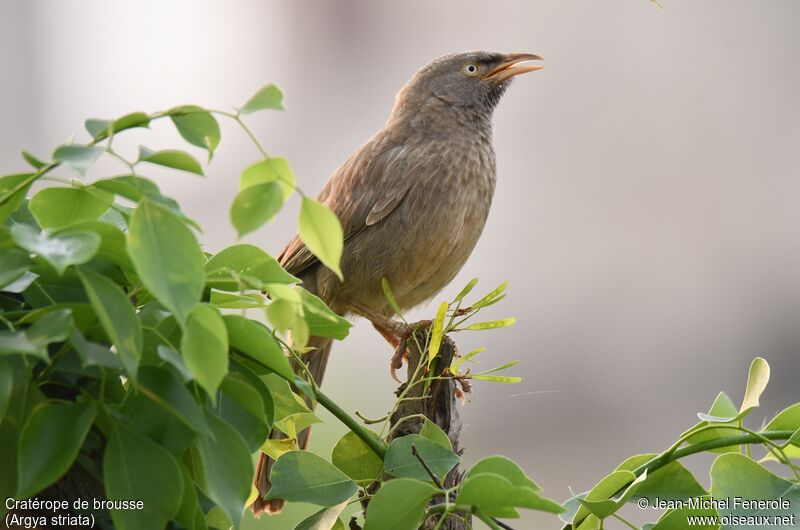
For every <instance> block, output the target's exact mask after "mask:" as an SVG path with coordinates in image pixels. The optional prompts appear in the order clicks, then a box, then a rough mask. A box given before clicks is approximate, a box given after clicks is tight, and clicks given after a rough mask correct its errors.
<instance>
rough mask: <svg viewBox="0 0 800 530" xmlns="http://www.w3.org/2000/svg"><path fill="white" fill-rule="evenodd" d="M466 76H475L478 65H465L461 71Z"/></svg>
mask: <svg viewBox="0 0 800 530" xmlns="http://www.w3.org/2000/svg"><path fill="white" fill-rule="evenodd" d="M462 70H463V72H464V73H465V74H466V75H476V74H477V73H478V70H479V68H478V65H477V64H475V63H467V64H465V65H464V68H463V69H462Z"/></svg>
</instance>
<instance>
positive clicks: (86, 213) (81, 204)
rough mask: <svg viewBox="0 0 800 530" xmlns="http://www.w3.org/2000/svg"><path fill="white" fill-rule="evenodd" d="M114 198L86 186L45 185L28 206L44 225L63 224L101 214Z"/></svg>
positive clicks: (106, 209) (46, 226)
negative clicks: (46, 186) (91, 190)
mask: <svg viewBox="0 0 800 530" xmlns="http://www.w3.org/2000/svg"><path fill="white" fill-rule="evenodd" d="M112 199H113V197H112V196H111V195H107V194H101V193H99V192H95V193H92V192H90V191H89V190H88V189H87V188H45V189H43V190H41V191H40V192H39V193H37V194H36V195H34V196H33V198H32V199H31V201H30V203H29V204H28V208H29V209H30V211H31V213H33V216H34V217H35V218H36V222H38V223H39V225H40V226H42V228H63V227H65V226H69V225H71V224H74V223H77V222H80V221H93V220H95V219H97V218H99V217H100V216H101V215H103V214H104V213H105V212H107V211H108V209H109V208H111V203H112Z"/></svg>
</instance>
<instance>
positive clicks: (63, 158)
mask: <svg viewBox="0 0 800 530" xmlns="http://www.w3.org/2000/svg"><path fill="white" fill-rule="evenodd" d="M104 151H105V150H104V149H103V148H102V147H98V146H96V145H62V146H61V147H59V148H57V149H56V150H55V151H54V152H53V160H55V161H56V162H61V163H64V164H67V165H68V166H70V167H71V168H72V169H74V170H75V171H77V172H78V173H80V174H81V175H82V176H83V175H86V172H87V171H88V170H89V168H90V167H92V165H93V164H94V163H95V162H96V161H97V159H98V158H100V155H102V154H103V152H104Z"/></svg>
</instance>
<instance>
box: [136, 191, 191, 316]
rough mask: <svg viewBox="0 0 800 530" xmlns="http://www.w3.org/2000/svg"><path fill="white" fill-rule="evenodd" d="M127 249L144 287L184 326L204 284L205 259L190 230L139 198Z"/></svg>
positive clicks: (172, 216) (174, 217) (157, 207)
mask: <svg viewBox="0 0 800 530" xmlns="http://www.w3.org/2000/svg"><path fill="white" fill-rule="evenodd" d="M128 252H129V254H130V257H131V261H133V265H134V267H135V268H136V272H137V273H138V275H139V277H140V278H141V280H142V283H144V285H145V287H147V289H148V290H149V291H150V292H151V293H153V296H155V297H156V298H157V299H158V300H159V301H160V302H161V303H162V304H164V306H165V307H166V308H167V309H169V310H171V311H172V312H173V313H174V314H175V318H176V319H177V320H178V322H179V323H180V324H181V326H184V325H185V324H186V319H187V318H188V316H189V311H191V310H192V308H193V307H194V306H195V304H197V302H199V301H200V296H201V295H202V293H203V286H204V284H205V274H204V272H203V263H204V261H205V258H204V257H203V253H202V252H201V251H200V247H199V245H198V244H197V240H196V239H195V237H194V235H193V234H192V232H191V230H189V228H187V227H186V225H185V224H183V223H182V222H181V220H180V219H178V218H177V217H176V216H175V215H173V214H172V213H170V212H169V211H167V210H165V209H163V208H160V207H159V206H156V205H155V204H153V203H152V202H150V201H148V200H145V201H142V203H141V204H140V205H139V207H138V208H136V210H135V211H134V213H133V218H132V219H131V224H130V230H129V231H128Z"/></svg>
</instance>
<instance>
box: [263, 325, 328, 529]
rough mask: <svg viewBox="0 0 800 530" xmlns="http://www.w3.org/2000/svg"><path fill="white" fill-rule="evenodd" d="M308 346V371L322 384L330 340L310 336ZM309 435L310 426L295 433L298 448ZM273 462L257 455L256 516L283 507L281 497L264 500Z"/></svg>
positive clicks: (305, 443) (276, 435)
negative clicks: (310, 348) (309, 349)
mask: <svg viewBox="0 0 800 530" xmlns="http://www.w3.org/2000/svg"><path fill="white" fill-rule="evenodd" d="M308 346H309V347H312V348H315V349H314V350H311V351H309V352H308V353H306V356H305V359H306V362H307V363H308V371H309V372H310V373H311V375H312V376H313V377H314V381H316V383H317V384H318V385H319V384H322V378H323V376H324V375H325V367H326V366H327V364H328V357H329V356H330V354H331V346H332V341H331V339H326V338H323V337H311V338H310V339H309V341H308ZM292 364H293V365H294V368H295V371H298V372H299V371H300V368H299V367H298V366H297V365H296V363H294V362H293V363H292ZM270 437H271V438H285V435H284V434H283V433H281V432H278V431H275V430H273V431H272V433H270ZM310 437H311V427H309V428H307V429H305V430H303V431H302V432H300V433H298V434H297V444H298V445H299V446H300V449H305V448H306V447H307V446H308V441H309V439H310ZM274 463H275V461H274V460H273V459H272V458H270V457H269V456H267V455H266V454H265V453H261V454H260V455H259V458H258V467H257V468H256V478H255V486H256V488H258V497H257V498H256V500H255V501H254V502H253V504H252V506H250V509H251V510H252V511H253V515H255V516H256V517H258V516H259V515H261V514H262V513H264V512H266V513H268V514H270V515H273V514H277V513H280V512H281V510H282V509H283V499H270V500H265V497H266V496H267V493H268V492H269V489H270V487H272V483H271V482H270V473H271V472H272V466H273V464H274Z"/></svg>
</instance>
